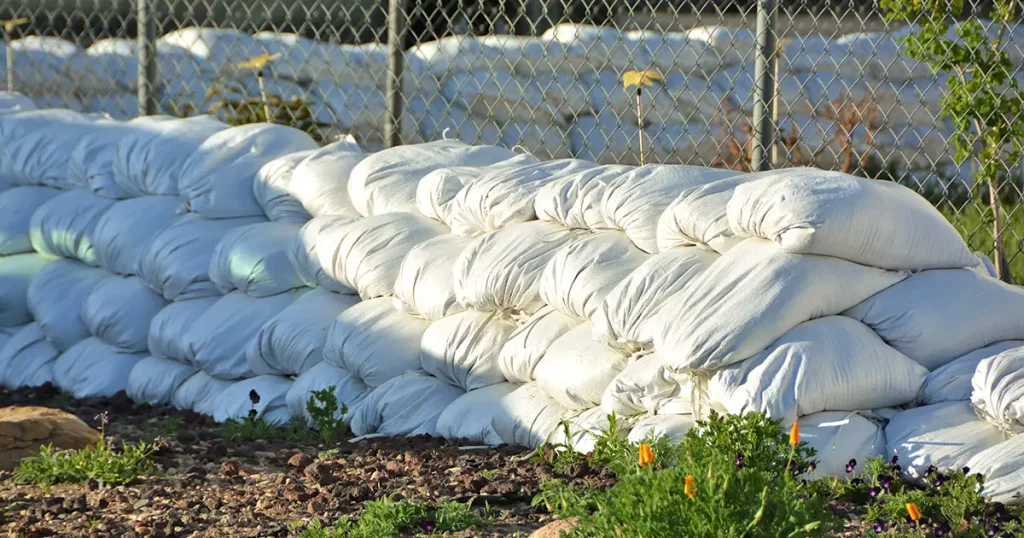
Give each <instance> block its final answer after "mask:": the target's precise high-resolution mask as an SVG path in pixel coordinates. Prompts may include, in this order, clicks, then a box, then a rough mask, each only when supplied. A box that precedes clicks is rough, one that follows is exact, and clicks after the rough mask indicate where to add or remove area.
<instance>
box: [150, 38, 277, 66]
mask: <svg viewBox="0 0 1024 538" xmlns="http://www.w3.org/2000/svg"><path fill="white" fill-rule="evenodd" d="M157 47H158V48H160V49H162V50H173V49H178V50H180V51H182V52H183V53H185V54H188V55H189V56H192V57H194V58H195V61H196V62H198V63H199V65H200V67H201V68H202V69H203V70H204V71H210V72H214V73H217V74H218V75H221V76H229V77H230V76H236V75H240V74H244V73H247V72H251V71H252V68H248V69H247V68H243V67H239V65H238V64H239V62H243V61H245V60H246V59H248V58H252V57H253V56H257V55H259V54H262V53H264V52H265V51H264V49H263V46H262V45H261V44H260V42H259V41H258V40H256V39H255V38H254V37H253V36H251V35H249V34H247V33H245V32H242V31H241V30H235V29H234V28H202V27H198V26H192V27H188V28H181V29H179V30H175V31H173V32H170V33H167V34H164V35H163V36H162V37H160V39H158V40H157Z"/></svg>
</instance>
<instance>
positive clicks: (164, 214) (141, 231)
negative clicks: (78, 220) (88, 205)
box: [93, 196, 181, 275]
mask: <svg viewBox="0 0 1024 538" xmlns="http://www.w3.org/2000/svg"><path fill="white" fill-rule="evenodd" d="M180 208H181V200H180V199H179V198H178V197H177V196H143V197H141V198H132V199H128V200H122V201H120V202H117V203H115V204H114V205H112V206H110V209H108V210H107V211H106V212H105V213H104V214H103V216H102V217H100V220H99V221H98V222H97V223H96V230H95V231H94V232H93V252H95V254H96V262H97V263H98V264H99V266H100V267H102V268H104V269H106V270H107V271H110V272H111V273H118V274H122V275H133V274H135V271H136V266H137V265H138V263H139V259H140V258H142V255H143V253H145V252H146V249H147V247H148V246H149V243H150V242H151V241H152V240H153V238H154V237H155V236H156V235H157V234H159V233H160V232H161V231H163V230H164V229H165V228H167V227H168V226H170V225H171V224H172V223H173V222H174V221H175V217H176V216H177V214H178V210H179V209H180Z"/></svg>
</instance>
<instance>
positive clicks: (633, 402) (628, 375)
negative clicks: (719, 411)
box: [601, 353, 693, 417]
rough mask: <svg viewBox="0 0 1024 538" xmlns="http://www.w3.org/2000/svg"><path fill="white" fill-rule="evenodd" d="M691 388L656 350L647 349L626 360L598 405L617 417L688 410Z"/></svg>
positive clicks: (686, 412)
mask: <svg viewBox="0 0 1024 538" xmlns="http://www.w3.org/2000/svg"><path fill="white" fill-rule="evenodd" d="M692 391H693V388H692V386H691V385H690V384H689V383H683V384H681V383H680V382H679V381H678V380H676V379H675V378H673V377H672V376H671V375H670V374H669V373H668V372H667V371H666V370H665V367H664V366H663V365H662V364H661V359H660V358H659V357H658V355H657V354H656V353H649V354H647V355H644V356H642V357H640V358H638V359H636V360H633V361H631V362H629V364H628V365H627V366H626V367H625V368H623V369H622V371H621V372H619V373H618V375H616V376H615V378H614V379H612V381H611V383H609V384H608V387H607V388H605V390H604V394H602V395H601V408H602V409H604V412H605V413H609V414H610V413H615V415H616V416H619V417H631V416H634V415H642V414H645V413H646V414H651V415H654V414H691V413H693V409H692V405H691V403H690V396H691V393H692ZM669 410H671V411H672V412H671V413H667V411H669ZM663 412H664V413H663Z"/></svg>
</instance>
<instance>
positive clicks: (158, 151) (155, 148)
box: [113, 116, 228, 196]
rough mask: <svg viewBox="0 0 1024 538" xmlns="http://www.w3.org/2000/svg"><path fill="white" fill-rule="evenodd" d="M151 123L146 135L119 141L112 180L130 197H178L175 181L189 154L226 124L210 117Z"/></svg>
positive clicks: (161, 119)
mask: <svg viewBox="0 0 1024 538" xmlns="http://www.w3.org/2000/svg"><path fill="white" fill-rule="evenodd" d="M139 121H142V120H139ZM150 121H151V122H152V124H150V125H149V126H148V128H147V132H146V133H145V134H143V135H139V136H132V137H128V138H124V139H122V140H121V141H120V142H118V144H117V151H116V153H115V157H114V167H113V171H114V181H116V182H117V184H118V185H120V186H121V188H122V189H124V191H125V192H127V193H128V194H130V195H131V196H147V195H161V194H167V195H171V194H173V195H177V194H178V178H179V177H180V176H181V174H182V171H183V170H184V169H185V166H186V165H188V163H189V160H190V158H191V157H192V155H193V154H195V152H196V151H197V150H198V149H199V147H200V145H201V144H202V143H203V142H204V141H205V140H206V139H207V138H209V137H210V136H212V135H213V134H215V133H217V132H220V131H223V130H225V129H227V128H228V125H227V124H225V123H221V122H220V121H218V120H217V119H216V118H214V117H212V116H195V117H191V118H184V119H170V118H166V117H157V118H154V119H152V120H150Z"/></svg>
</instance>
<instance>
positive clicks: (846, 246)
mask: <svg viewBox="0 0 1024 538" xmlns="http://www.w3.org/2000/svg"><path fill="white" fill-rule="evenodd" d="M728 216H729V226H730V227H731V228H732V230H733V232H734V233H735V234H736V235H739V236H755V237H763V238H765V239H769V240H771V241H774V242H775V243H776V244H778V245H779V247H780V248H781V249H783V250H785V251H786V252H794V253H801V254H820V255H823V256H835V257H837V258H843V259H846V260H850V261H853V262H856V263H861V264H864V265H870V266H873V267H881V268H884V269H911V270H919V269H952V268H959V267H970V266H972V265H975V263H976V260H975V259H974V257H973V256H972V255H971V252H970V250H968V249H967V245H966V244H965V243H964V241H963V239H961V237H960V234H959V233H958V232H957V231H956V229H955V228H953V225H952V224H950V223H949V221H948V220H946V218H945V217H944V216H942V213H939V211H938V210H937V209H935V208H934V207H933V206H932V205H931V204H929V203H928V201H927V200H925V199H924V198H922V197H921V196H920V195H919V194H917V193H915V192H914V191H912V190H910V189H908V188H907V187H904V186H902V185H899V184H896V183H891V182H888V181H876V180H873V179H864V178H859V177H856V176H851V175H848V174H843V173H840V172H825V171H821V170H817V169H812V168H801V169H796V170H792V169H790V170H782V171H779V172H776V173H775V174H766V176H765V177H763V178H761V179H759V180H758V181H755V182H752V183H747V184H744V185H740V186H738V187H736V191H735V194H734V195H733V197H732V199H730V200H729V205H728Z"/></svg>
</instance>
